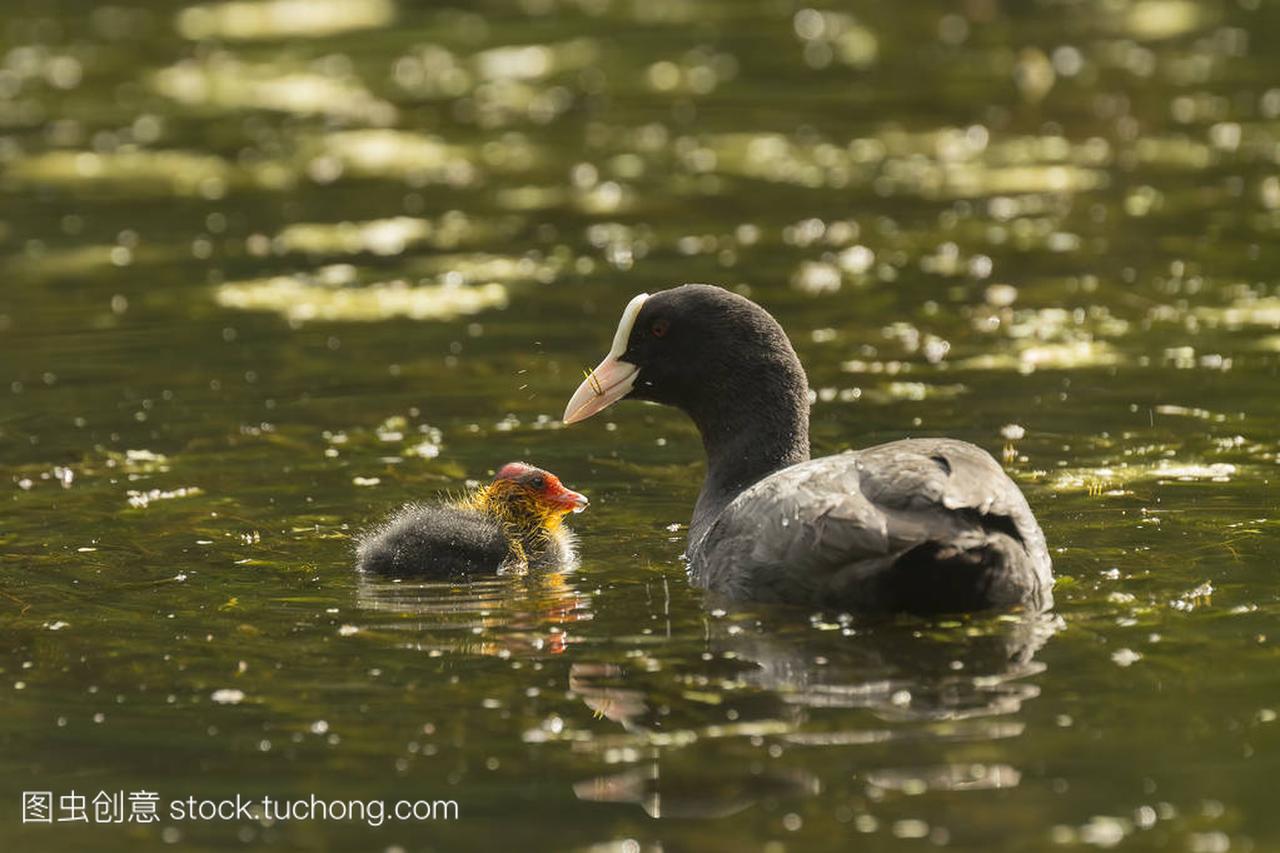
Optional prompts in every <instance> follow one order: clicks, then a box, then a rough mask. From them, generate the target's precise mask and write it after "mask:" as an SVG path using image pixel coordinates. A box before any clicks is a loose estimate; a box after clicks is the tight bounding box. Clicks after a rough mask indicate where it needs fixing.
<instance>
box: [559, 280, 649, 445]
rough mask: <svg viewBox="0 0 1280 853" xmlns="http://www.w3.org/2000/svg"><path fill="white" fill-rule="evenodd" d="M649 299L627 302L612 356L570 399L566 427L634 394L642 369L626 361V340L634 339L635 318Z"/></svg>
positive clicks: (641, 297) (644, 295) (588, 376)
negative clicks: (624, 354) (637, 376)
mask: <svg viewBox="0 0 1280 853" xmlns="http://www.w3.org/2000/svg"><path fill="white" fill-rule="evenodd" d="M648 298H649V294H647V293H641V294H639V295H637V296H636V297H635V298H634V299H632V300H631V301H630V302H628V303H627V307H626V308H625V309H624V310H623V312H622V319H621V320H620V321H618V330H617V331H616V332H614V334H613V346H612V347H610V348H609V354H608V355H606V356H605V357H604V361H602V362H600V364H598V365H597V366H596V369H595V370H593V371H591V372H590V373H589V374H587V378H586V379H584V380H583V381H582V384H581V385H579V386H578V390H577V391H574V392H573V396H572V397H570V398H569V405H568V406H566V407H565V410H564V422H565V424H566V425H567V424H576V423H577V422H578V421H585V420H586V419H587V418H589V417H591V416H592V415H594V414H596V413H597V412H602V411H604V410H605V409H607V408H609V407H610V406H611V405H613V404H614V403H616V402H618V401H619V400H621V399H622V398H623V397H625V396H627V394H629V393H631V389H632V388H633V387H634V386H635V384H636V374H638V373H639V372H640V368H638V367H636V366H635V365H634V364H632V363H630V362H628V361H623V360H622V354H623V353H624V352H626V351H627V341H628V340H629V339H630V338H631V329H632V327H633V326H635V324H636V316H637V315H638V314H639V313H640V309H641V307H643V306H644V301H645V300H646V299H648Z"/></svg>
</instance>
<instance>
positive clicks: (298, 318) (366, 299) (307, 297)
mask: <svg viewBox="0 0 1280 853" xmlns="http://www.w3.org/2000/svg"><path fill="white" fill-rule="evenodd" d="M348 269H349V268H344V267H328V268H325V269H322V270H320V271H319V273H318V274H317V275H313V276H306V275H291V276H289V275H286V276H273V277H270V278H259V279H250V280H247V281H238V282H229V283H227V284H223V285H221V286H219V287H218V289H217V291H216V299H217V301H218V304H219V305H222V306H223V307H224V308H237V309H240V310H243V311H274V312H276V313H278V314H280V315H282V316H284V317H285V318H286V319H288V320H289V322H290V323H294V324H301V323H305V322H309V321H314V320H326V321H349V322H373V321H377V320H386V319H389V318H391V317H408V318H410V319H413V320H452V319H455V318H457V317H462V316H466V315H469V314H477V313H479V312H481V311H485V310H488V309H490V308H503V307H506V304H507V289H506V287H504V286H503V285H501V284H498V283H497V282H490V283H487V284H479V285H464V284H460V283H455V282H445V283H442V284H410V283H409V282H407V281H402V280H396V281H384V282H373V283H370V284H362V285H357V284H354V271H351V272H350V273H348Z"/></svg>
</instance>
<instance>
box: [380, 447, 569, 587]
mask: <svg viewBox="0 0 1280 853" xmlns="http://www.w3.org/2000/svg"><path fill="white" fill-rule="evenodd" d="M586 505H587V499H586V497H584V496H583V495H581V494H579V493H577V492H575V491H572V490H570V489H567V488H565V487H564V485H563V484H561V482H560V480H559V478H558V477H556V476H555V475H554V474H552V473H550V472H548V471H543V470H542V469H541V468H535V467H533V466H532V465H527V464H525V463H523V462H512V463H509V464H507V465H504V466H503V467H502V469H501V470H499V471H498V473H497V475H496V476H495V477H494V479H493V482H491V483H489V484H488V485H486V486H482V487H480V488H478V489H476V490H475V491H474V492H472V493H471V494H469V495H467V496H465V497H464V498H462V499H461V500H458V501H454V502H451V503H440V504H430V505H428V504H408V505H406V506H404V507H402V508H401V509H400V510H398V511H397V512H396V513H394V514H393V515H392V516H391V517H390V518H389V519H387V520H386V521H385V522H383V523H382V524H381V525H379V526H378V527H376V528H375V529H373V530H371V531H369V532H368V533H365V534H364V535H362V536H361V537H360V538H359V540H358V541H357V544H356V565H357V567H358V568H360V569H361V570H362V571H366V572H376V573H378V574H383V575H392V576H397V577H420V578H421V577H428V578H430V577H436V578H448V577H456V576H460V575H468V574H494V573H496V572H498V571H499V570H501V569H507V568H526V567H527V568H529V569H543V570H545V569H557V568H563V567H565V566H567V565H568V564H570V563H571V562H572V561H573V558H574V551H573V534H571V533H570V532H569V530H568V528H566V527H565V526H564V524H563V522H564V517H565V516H566V515H568V514H569V513H571V512H580V511H581V510H583V509H584V508H585V507H586Z"/></svg>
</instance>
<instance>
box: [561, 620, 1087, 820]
mask: <svg viewBox="0 0 1280 853" xmlns="http://www.w3.org/2000/svg"><path fill="white" fill-rule="evenodd" d="M787 616H788V611H775V610H769V611H765V610H762V609H758V608H757V609H756V610H753V611H737V612H734V611H730V612H728V613H724V614H721V615H719V616H717V618H715V619H713V620H711V621H710V622H709V623H708V633H707V638H706V641H705V645H702V644H700V648H702V649H704V650H705V651H706V652H707V654H705V655H702V656H701V657H700V658H699V659H698V660H693V657H694V656H692V655H688V654H683V655H682V654H680V653H678V652H677V651H675V650H673V652H672V657H671V658H670V659H666V660H664V659H662V658H660V657H657V656H656V655H655V657H656V659H655V660H651V661H649V662H647V663H646V664H645V665H644V666H630V665H628V664H626V663H608V662H592V661H585V660H579V661H576V662H574V664H573V665H572V667H571V669H570V673H569V689H570V691H571V692H573V693H574V694H576V695H578V696H579V698H580V699H581V700H582V702H583V703H584V704H585V705H586V706H587V707H588V708H589V709H590V710H591V712H592V716H593V718H595V719H600V718H604V719H607V720H610V721H612V722H613V723H615V724H617V725H618V727H619V728H620V729H621V732H619V733H618V734H617V735H615V737H614V738H613V739H609V740H608V745H609V746H610V747H611V748H617V747H618V746H619V745H620V744H629V743H632V742H634V743H635V744H636V747H637V749H643V748H650V762H649V763H648V765H646V766H641V767H637V768H634V769H629V770H627V771H625V772H623V773H612V772H611V773H608V774H606V775H600V776H596V777H594V778H588V779H583V780H581V781H579V782H578V783H576V784H575V785H574V786H573V789H574V793H575V794H576V795H577V797H578V798H579V799H583V800H590V801H595V802H634V803H637V804H639V805H641V806H642V807H643V808H644V809H645V810H646V811H647V812H648V813H649V814H650V815H651V816H654V817H658V816H664V817H672V816H689V815H694V814H697V815H701V816H710V815H715V814H727V813H731V812H733V811H736V810H739V809H741V808H745V807H746V806H748V805H750V804H751V802H752V801H754V800H758V799H761V798H783V797H801V796H806V795H807V794H809V793H812V791H811V790H809V789H807V788H806V786H805V785H804V784H796V783H797V782H803V781H804V779H803V778H802V777H796V778H788V776H787V773H788V772H789V771H788V770H787V768H786V765H785V764H774V765H772V769H771V770H766V775H767V776H768V778H766V777H765V776H762V775H761V773H760V764H759V758H758V755H759V753H758V752H754V751H750V750H749V751H747V753H746V754H745V755H744V754H742V753H740V752H739V751H738V750H737V749H736V748H735V747H734V746H733V742H734V741H736V740H740V739H742V738H743V737H745V736H756V737H759V738H761V741H760V743H761V745H763V744H772V743H778V744H780V745H786V746H787V747H788V748H796V749H806V748H808V749H821V750H837V749H843V748H846V747H854V748H855V749H852V750H850V751H847V752H835V751H829V752H824V756H825V757H824V759H823V760H824V761H827V762H845V763H846V764H847V766H848V767H849V768H850V769H852V770H855V771H856V772H857V773H858V774H860V775H861V776H862V777H864V779H865V781H866V783H867V784H869V785H872V786H874V787H877V788H880V789H888V788H892V786H893V785H894V784H897V783H900V782H901V783H903V784H907V785H911V786H916V785H919V784H925V785H926V786H927V787H928V788H931V789H932V788H939V789H943V788H949V787H950V788H962V787H1002V786H1004V785H1009V784H1017V780H1018V778H1019V771H1018V769H1017V768H1016V767H1013V766H1010V765H1005V764H1002V763H998V762H994V763H988V764H981V765H979V764H976V763H974V762H966V763H963V764H958V765H950V764H945V763H944V764H941V765H939V764H937V757H938V756H939V755H941V754H946V750H945V749H936V748H933V747H930V746H928V744H932V743H938V742H943V741H962V742H978V743H983V742H990V741H995V740H999V739H1003V738H1009V737H1016V736H1017V735H1018V734H1020V733H1021V732H1022V731H1023V728H1024V726H1025V722H1024V720H1023V719H1022V713H1021V712H1022V707H1023V703H1024V702H1027V701H1029V700H1032V699H1034V698H1035V697H1036V696H1037V695H1038V694H1039V690H1040V688H1039V686H1038V685H1037V684H1036V683H1035V682H1036V680H1037V679H1036V678H1035V676H1037V675H1038V674H1039V673H1041V672H1043V670H1044V665H1043V664H1042V663H1040V662H1038V661H1037V660H1036V659H1035V655H1036V653H1037V652H1038V650H1039V649H1040V648H1041V647H1042V646H1043V645H1044V644H1045V643H1046V642H1047V641H1048V639H1049V638H1050V637H1051V636H1052V635H1053V634H1054V632H1056V631H1057V630H1058V629H1059V628H1060V627H1061V624H1062V623H1061V620H1060V619H1058V618H1057V617H1054V616H1052V615H1049V614H1025V615H1022V616H1020V617H1018V618H1017V619H1010V618H1009V617H1007V616H1002V617H1000V618H992V619H975V620H971V621H969V620H967V621H966V622H965V623H964V624H961V625H945V626H941V625H929V624H926V623H921V622H916V621H914V620H913V621H909V622H907V623H905V624H902V623H899V622H898V621H896V620H876V621H873V622H867V621H858V620H853V621H851V622H849V623H848V624H846V625H844V626H839V625H834V624H827V623H820V624H819V625H817V626H816V628H815V626H813V625H810V624H806V623H803V622H797V621H795V620H788V619H787ZM840 628H843V630H839V629H840ZM650 654H654V653H653V652H652V651H651V652H650ZM691 684H693V685H697V688H696V689H697V691H698V693H699V694H700V695H701V701H699V702H690V701H687V700H684V701H681V700H678V699H676V698H674V697H677V696H678V697H681V699H683V697H685V696H686V695H687V691H688V690H689V685H691ZM583 730H584V732H585V731H590V732H593V733H594V734H596V736H598V732H596V731H595V730H594V729H592V728H589V727H588V726H586V725H585V724H583ZM559 737H561V738H563V739H566V740H570V741H572V742H574V743H579V742H585V739H584V738H580V737H579V733H578V732H576V731H575V732H567V733H566V732H561V733H559ZM628 739H631V740H628ZM710 741H728V744H727V745H725V746H723V747H722V748H721V747H710V748H709V747H708V746H707V744H708V742H710ZM912 743H916V744H925V745H926V746H924V747H923V748H921V749H918V750H914V749H911V748H910V747H909V746H907V745H909V744H912ZM653 744H661V746H660V747H657V746H651V745H653ZM695 744H700V745H701V747H700V750H701V751H700V752H699V753H698V757H694V758H691V757H690V755H688V754H687V753H686V750H687V749H690V748H693V745H695ZM708 752H710V753H711V754H714V755H716V756H718V758H717V760H715V761H714V762H707V761H705V760H701V757H702V756H705V755H706V754H708ZM765 767H766V768H769V767H770V765H768V764H766V765H765ZM780 774H781V775H780ZM903 780H905V782H904V781H903ZM824 782H826V783H828V784H838V783H836V782H835V781H834V780H833V778H831V777H827V778H824Z"/></svg>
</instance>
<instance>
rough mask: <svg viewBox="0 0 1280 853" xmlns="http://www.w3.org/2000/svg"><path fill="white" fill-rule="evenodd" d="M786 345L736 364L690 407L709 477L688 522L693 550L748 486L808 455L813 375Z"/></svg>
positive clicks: (801, 460)
mask: <svg viewBox="0 0 1280 853" xmlns="http://www.w3.org/2000/svg"><path fill="white" fill-rule="evenodd" d="M779 331H780V330H779ZM783 340H784V341H785V338H784V339H783ZM784 346H785V349H781V348H780V349H779V350H777V351H776V352H775V353H774V354H773V356H772V357H770V358H769V359H768V360H767V361H765V362H763V363H760V364H756V365H748V364H742V365H737V366H736V368H735V369H734V370H733V372H732V374H731V375H730V376H728V377H727V378H726V381H725V384H724V386H723V387H722V388H718V389H715V391H714V393H711V394H708V395H706V396H705V397H704V398H703V399H702V401H699V403H696V404H694V405H692V406H689V407H688V413H689V415H690V417H692V418H693V421H694V423H695V424H697V426H698V431H699V432H700V433H701V434H702V445H703V447H704V448H705V450H706V454H707V475H706V479H705V480H704V481H703V483H702V492H701V493H700V494H699V495H698V503H697V505H696V506H695V507H694V510H693V519H692V521H691V522H690V523H689V549H690V552H691V553H692V550H693V548H694V547H695V546H696V544H697V543H698V542H699V541H700V540H701V539H702V536H703V534H704V533H706V531H707V528H708V527H709V526H710V525H711V522H713V521H715V519H716V517H717V516H718V515H719V514H720V511H721V510H723V509H724V508H725V506H727V505H728V504H729V502H730V501H732V500H733V499H734V498H735V497H737V496H738V495H739V494H740V493H741V492H742V491H743V490H745V489H747V488H748V487H750V486H751V485H753V484H754V483H756V482H758V481H759V480H762V479H764V478H765V477H767V476H769V475H770V474H772V473H774V472H775V471H780V470H782V469H783V468H787V467H790V466H791V465H795V464H796V463H797V462H803V461H805V460H806V459H808V458H809V399H808V395H809V385H808V380H807V379H806V378H805V375H804V368H802V367H801V366H800V360H799V359H798V358H796V355H795V353H794V352H793V351H792V350H791V347H790V345H789V344H784Z"/></svg>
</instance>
